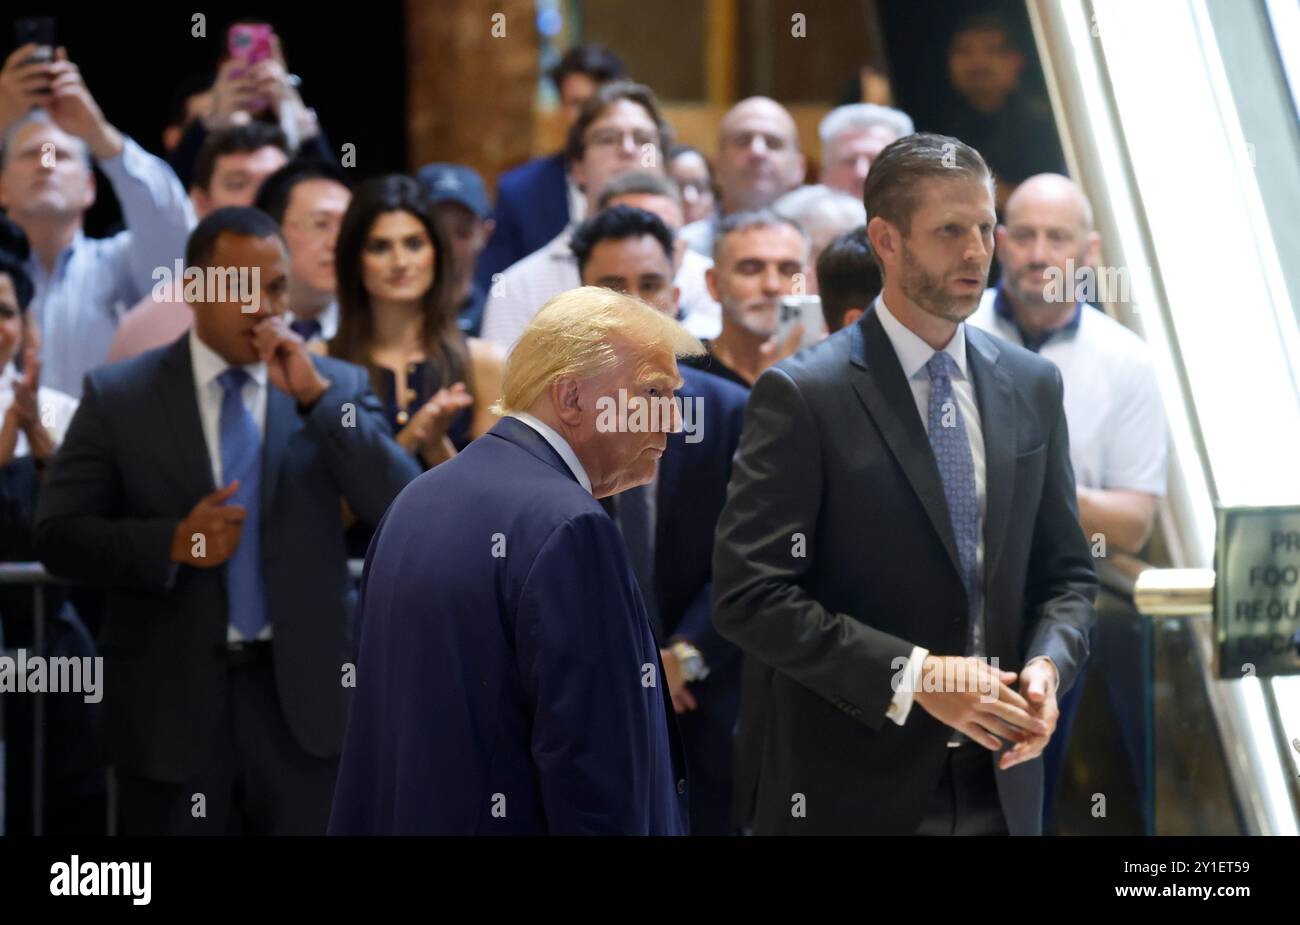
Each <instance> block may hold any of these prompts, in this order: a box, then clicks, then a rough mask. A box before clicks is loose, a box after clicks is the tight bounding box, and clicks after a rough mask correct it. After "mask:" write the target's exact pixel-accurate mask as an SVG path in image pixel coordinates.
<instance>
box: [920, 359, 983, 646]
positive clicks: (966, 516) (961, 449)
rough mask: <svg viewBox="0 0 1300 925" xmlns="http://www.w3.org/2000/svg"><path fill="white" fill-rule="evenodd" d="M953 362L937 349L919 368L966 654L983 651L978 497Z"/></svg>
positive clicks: (955, 364)
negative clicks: (965, 606) (954, 558)
mask: <svg viewBox="0 0 1300 925" xmlns="http://www.w3.org/2000/svg"><path fill="white" fill-rule="evenodd" d="M956 368H957V363H956V361H955V360H953V358H952V357H951V356H950V355H948V354H947V353H945V352H943V351H940V352H938V353H936V354H935V355H934V356H932V357H930V359H929V361H928V362H927V363H926V364H925V371H926V372H927V373H928V374H929V375H930V406H929V413H928V415H927V420H928V425H929V431H930V447H931V448H932V449H933V450H934V461H935V462H936V463H938V465H939V478H940V479H942V480H943V496H944V499H945V500H946V501H947V502H948V516H949V518H950V519H951V520H952V532H953V535H954V536H955V537H956V540H957V555H958V557H959V558H960V559H961V568H962V573H963V574H962V582H963V584H964V585H965V586H966V599H967V601H968V602H969V604H970V610H969V612H968V613H967V615H966V653H965V654H967V655H974V654H981V655H982V654H983V648H984V645H983V639H982V638H981V633H980V628H979V619H978V617H979V611H980V596H981V581H980V574H979V562H978V560H977V558H976V550H977V548H978V546H979V537H980V508H979V498H978V497H977V495H976V493H975V461H974V459H973V458H972V456H971V450H970V441H969V440H968V439H967V436H966V422H965V420H963V418H962V413H961V408H960V407H958V405H957V398H956V395H954V393H953V389H952V375H951V374H952V372H953V371H954V370H956Z"/></svg>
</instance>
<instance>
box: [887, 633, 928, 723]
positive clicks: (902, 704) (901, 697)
mask: <svg viewBox="0 0 1300 925" xmlns="http://www.w3.org/2000/svg"><path fill="white" fill-rule="evenodd" d="M929 654H930V650H929V649H922V648H921V647H920V646H913V647H912V654H911V655H910V656H909V657H908V659H907V666H906V667H905V668H904V669H903V674H902V677H900V678H899V683H898V689H897V690H895V691H894V696H893V699H891V700H890V701H889V709H887V710H886V711H885V716H887V717H888V718H889V719H891V720H893V721H894V722H895V723H897V724H898V725H900V726H901V725H903V723H905V722H907V714H909V713H911V712H912V700H913V698H914V695H915V693H916V689H917V688H918V687H920V686H921V666H922V665H923V664H925V659H926V657H927V656H928V655H929Z"/></svg>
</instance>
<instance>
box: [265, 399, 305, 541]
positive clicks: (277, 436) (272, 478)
mask: <svg viewBox="0 0 1300 925" xmlns="http://www.w3.org/2000/svg"><path fill="white" fill-rule="evenodd" d="M301 426H302V421H301V420H300V419H299V416H298V407H297V404H296V403H295V402H294V400H293V398H291V397H290V396H288V395H286V394H285V393H284V392H281V391H280V390H279V389H277V388H276V387H275V386H273V385H271V383H270V382H267V384H266V436H265V438H264V439H263V442H262V532H263V535H265V533H266V530H267V527H268V525H269V524H270V523H271V518H270V516H268V514H269V512H270V510H271V502H272V500H274V496H275V486H276V483H277V482H279V480H280V468H281V466H282V465H283V463H284V452H285V449H286V448H287V447H288V445H289V438H290V437H291V436H292V435H293V432H294V431H295V430H297V429H298V428H299V427H301Z"/></svg>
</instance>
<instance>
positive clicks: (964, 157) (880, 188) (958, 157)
mask: <svg viewBox="0 0 1300 925" xmlns="http://www.w3.org/2000/svg"><path fill="white" fill-rule="evenodd" d="M931 179H941V180H958V179H967V180H978V181H979V182H981V183H987V184H988V186H989V189H990V190H992V189H993V175H992V174H991V173H990V172H989V166H988V164H986V163H984V158H982V157H981V156H980V153H979V152H978V151H976V150H975V149H974V148H972V147H971V146H970V145H968V144H966V143H965V142H964V141H961V140H960V139H958V138H953V137H952V136H950V135H935V134H932V133H930V132H917V133H915V134H913V135H905V136H903V137H902V138H900V139H898V140H897V141H895V142H893V143H891V144H889V145H887V146H886V147H885V149H884V150H883V151H881V152H880V156H879V157H877V158H876V159H875V160H874V161H872V163H871V170H870V171H869V172H868V173H867V182H866V185H865V187H864V188H863V190H862V203H863V205H865V206H866V207H867V222H868V223H870V222H871V220H872V219H873V218H883V219H884V220H885V221H887V222H889V223H890V224H891V225H893V226H895V227H896V228H898V229H899V230H900V231H902V233H903V236H904V237H906V236H907V235H909V234H911V232H912V216H913V215H914V214H915V213H916V210H917V209H918V208H919V207H920V205H921V184H922V183H923V182H924V181H925V180H931Z"/></svg>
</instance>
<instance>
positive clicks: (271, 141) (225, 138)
mask: <svg viewBox="0 0 1300 925" xmlns="http://www.w3.org/2000/svg"><path fill="white" fill-rule="evenodd" d="M262 148H279V149H280V150H281V151H283V152H284V154H285V157H289V156H290V151H289V140H288V139H287V138H286V137H285V135H284V132H283V131H282V130H281V129H280V127H279V126H278V125H270V124H268V123H266V122H249V123H246V124H245V125H232V126H229V127H227V128H223V129H218V130H217V131H215V132H213V133H212V134H211V135H209V136H208V137H207V138H206V139H205V140H204V142H203V147H201V148H199V153H198V156H197V157H196V158H195V159H194V180H193V181H192V182H193V185H194V186H196V187H198V188H199V189H201V190H207V189H208V188H209V187H210V186H211V185H212V174H213V172H214V171H215V170H216V169H217V158H219V157H225V156H226V155H227V154H252V153H253V152H254V151H260V150H261V149H262Z"/></svg>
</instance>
